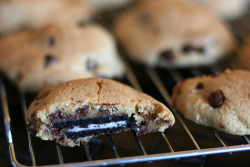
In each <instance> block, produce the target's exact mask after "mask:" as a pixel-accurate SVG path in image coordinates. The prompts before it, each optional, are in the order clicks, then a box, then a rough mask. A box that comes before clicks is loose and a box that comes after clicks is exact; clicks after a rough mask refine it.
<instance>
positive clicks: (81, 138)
mask: <svg viewBox="0 0 250 167" xmlns="http://www.w3.org/2000/svg"><path fill="white" fill-rule="evenodd" d="M27 114H28V115H27V117H28V126H29V128H30V129H33V130H36V136H37V137H40V138H41V139H43V140H55V141H56V142H58V143H59V144H61V145H64V146H70V147H73V146H76V145H79V144H80V143H81V142H86V143H87V142H88V141H89V140H90V138H91V137H94V136H98V135H101V134H106V133H117V132H120V131H124V130H125V131H126V130H128V129H129V128H131V129H134V130H135V131H136V132H137V134H146V133H149V132H156V131H160V132H163V131H164V130H165V129H167V128H168V127H171V126H172V125H173V124H174V122H175V119H174V116H173V114H172V113H171V111H170V110H169V109H168V108H167V107H166V106H165V105H163V104H162V103H160V102H158V101H157V100H155V99H153V98H152V97H150V96H148V95H146V94H144V93H140V92H138V91H136V90H134V89H132V88H131V87H129V86H126V85H123V84H121V83H118V82H116V81H112V80H109V79H102V78H88V79H81V80H75V81H69V82H66V83H63V84H59V85H55V86H51V87H48V88H46V89H44V90H43V91H42V92H40V93H39V94H38V96H37V98H36V99H35V100H34V101H33V102H32V104H31V105H30V107H29V109H28V113H27Z"/></svg>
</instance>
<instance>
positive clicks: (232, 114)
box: [173, 70, 250, 135]
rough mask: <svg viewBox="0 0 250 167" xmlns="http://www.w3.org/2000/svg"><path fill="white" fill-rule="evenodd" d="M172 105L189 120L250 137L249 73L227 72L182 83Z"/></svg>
mask: <svg viewBox="0 0 250 167" xmlns="http://www.w3.org/2000/svg"><path fill="white" fill-rule="evenodd" d="M173 103H174V106H175V107H176V109H177V110H178V111H179V112H181V113H182V114H183V115H184V116H185V117H186V118H188V119H190V120H192V121H194V122H196V123H197V124H202V125H207V126H211V127H214V128H216V129H219V130H221V131H224V132H227V133H231V134H235V135H249V134H250V112H249V108H250V72H249V71H244V70H233V71H230V70H225V72H224V73H221V74H218V75H215V76H203V77H197V78H193V79H187V80H186V81H184V82H182V83H179V84H178V85H177V86H176V87H175V88H174V90H173Z"/></svg>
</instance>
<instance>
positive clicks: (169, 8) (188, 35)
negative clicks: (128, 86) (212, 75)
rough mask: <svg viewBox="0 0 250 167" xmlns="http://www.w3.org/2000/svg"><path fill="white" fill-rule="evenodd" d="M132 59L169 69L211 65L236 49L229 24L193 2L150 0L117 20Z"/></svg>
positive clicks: (117, 27) (116, 31)
mask: <svg viewBox="0 0 250 167" xmlns="http://www.w3.org/2000/svg"><path fill="white" fill-rule="evenodd" d="M114 28H115V34H116V36H117V38H118V40H119V41H120V42H121V44H122V45H123V46H124V48H125V49H126V50H127V52H128V54H129V56H130V58H131V59H132V60H134V61H137V62H142V63H145V64H147V65H151V66H156V65H159V66H163V67H166V68H173V67H186V66H197V65H209V64H212V63H215V62H216V61H218V60H219V59H221V58H222V57H223V56H224V55H225V54H226V53H228V52H230V51H232V49H233V48H234V45H235V43H234V40H233V37H232V34H231V33H230V31H229V30H228V29H227V27H226V25H225V24H224V23H222V22H221V21H220V20H218V19H217V18H215V17H214V16H213V15H212V14H211V13H210V12H209V11H207V10H206V9H203V8H201V7H199V6H197V5H195V4H193V3H188V2H183V1H175V0H154V1H153V0H148V1H145V2H144V3H140V4H139V5H138V6H136V7H135V8H133V9H130V10H128V11H126V12H124V13H123V14H121V15H120V16H119V17H117V19H116V23H115V27H114Z"/></svg>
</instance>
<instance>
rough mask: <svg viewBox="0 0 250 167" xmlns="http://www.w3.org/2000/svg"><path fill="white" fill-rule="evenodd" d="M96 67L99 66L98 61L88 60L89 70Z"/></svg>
mask: <svg viewBox="0 0 250 167" xmlns="http://www.w3.org/2000/svg"><path fill="white" fill-rule="evenodd" d="M96 67H97V64H96V62H94V61H93V60H88V61H87V68H88V70H94V69H95V68H96Z"/></svg>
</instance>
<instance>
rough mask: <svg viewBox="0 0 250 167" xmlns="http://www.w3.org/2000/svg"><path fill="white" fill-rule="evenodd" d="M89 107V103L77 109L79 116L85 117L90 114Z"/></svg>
mask: <svg viewBox="0 0 250 167" xmlns="http://www.w3.org/2000/svg"><path fill="white" fill-rule="evenodd" d="M88 111H89V107H88V106H87V105H83V106H82V108H78V109H76V115H77V117H78V118H79V117H85V116H87V115H88Z"/></svg>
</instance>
